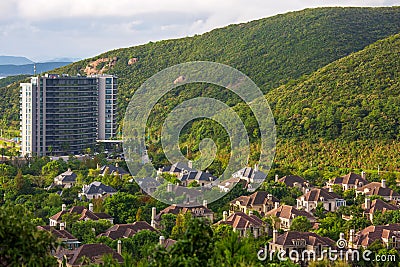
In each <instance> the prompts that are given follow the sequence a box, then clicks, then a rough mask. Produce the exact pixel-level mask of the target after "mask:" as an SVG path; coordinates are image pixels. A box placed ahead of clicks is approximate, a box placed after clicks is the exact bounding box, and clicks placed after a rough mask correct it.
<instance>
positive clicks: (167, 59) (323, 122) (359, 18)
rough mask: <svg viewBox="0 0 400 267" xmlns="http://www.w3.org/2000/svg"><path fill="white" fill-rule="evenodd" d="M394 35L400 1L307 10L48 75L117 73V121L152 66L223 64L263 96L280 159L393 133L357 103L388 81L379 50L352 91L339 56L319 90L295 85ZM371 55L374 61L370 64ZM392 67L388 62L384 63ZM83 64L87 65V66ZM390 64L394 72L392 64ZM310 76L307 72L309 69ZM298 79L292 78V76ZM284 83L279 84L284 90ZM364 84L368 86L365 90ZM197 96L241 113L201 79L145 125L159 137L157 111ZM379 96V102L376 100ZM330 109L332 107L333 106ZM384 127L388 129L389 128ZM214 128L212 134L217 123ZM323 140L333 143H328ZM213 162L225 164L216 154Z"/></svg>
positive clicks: (12, 101) (13, 109)
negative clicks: (274, 127)
mask: <svg viewBox="0 0 400 267" xmlns="http://www.w3.org/2000/svg"><path fill="white" fill-rule="evenodd" d="M398 32H400V8H399V7H393V8H317V9H306V10H303V11H298V12H291V13H287V14H283V15H277V16H274V17H270V18H265V19H261V20H257V21H252V22H249V23H244V24H239V25H230V26H228V27H225V28H221V29H216V30H213V31H211V32H209V33H205V34H203V35H196V36H194V37H187V38H182V39H176V40H166V41H160V42H155V43H152V42H151V43H148V44H145V45H140V46H135V47H130V48H123V49H117V50H113V51H109V52H106V53H104V54H101V55H99V56H97V57H95V58H91V59H86V60H82V61H79V62H76V63H73V64H71V65H68V66H65V67H63V68H60V69H57V70H55V71H54V72H56V73H57V72H58V73H69V74H72V75H75V74H77V73H80V74H85V69H86V71H87V70H88V69H90V70H91V71H100V70H102V71H104V72H105V73H111V74H116V75H118V76H119V77H120V79H119V88H120V95H119V108H120V111H121V112H120V118H122V116H123V114H124V110H125V107H126V105H127V103H128V101H129V100H130V97H131V96H132V94H133V93H134V91H135V90H136V89H137V88H138V87H139V86H140V85H141V84H142V83H143V82H144V81H145V80H146V79H147V78H149V77H150V76H151V75H153V74H155V73H156V72H158V71H160V70H162V69H164V68H166V67H169V66H172V65H175V64H178V63H182V62H188V61H195V60H208V61H215V62H220V63H225V64H228V65H230V66H232V67H235V68H237V69H239V70H240V71H242V72H243V73H245V74H246V75H248V76H249V77H250V78H251V79H253V81H254V82H255V83H256V84H257V85H259V87H260V88H261V89H262V90H263V91H264V92H265V93H267V94H268V99H269V101H270V102H271V104H272V105H271V106H272V110H273V112H274V115H275V116H276V122H277V129H278V134H279V137H281V140H285V142H286V143H281V150H280V151H279V150H278V159H282V162H285V160H284V158H283V156H282V155H285V154H288V155H286V156H285V159H287V158H290V157H289V156H293V157H294V159H293V161H294V160H298V159H299V158H301V157H300V156H299V154H300V153H305V152H304V149H309V148H310V147H311V148H312V147H313V146H314V145H315V144H324V142H335V141H343V142H345V141H346V142H347V141H353V140H358V139H361V140H365V142H367V143H368V142H369V141H370V140H378V139H379V140H381V141H382V140H384V141H386V140H393V139H396V138H397V137H398V129H397V128H396V127H394V129H392V126H393V124H390V125H389V124H387V123H388V122H387V121H384V123H383V124H381V125H382V127H383V128H382V129H381V130H376V127H380V126H379V125H378V123H377V121H376V120H375V118H376V116H378V115H376V114H375V113H374V112H377V111H373V112H372V110H370V111H371V112H368V111H369V110H368V109H367V110H366V111H365V110H364V108H366V107H367V103H370V104H371V105H375V104H376V102H373V101H375V100H377V101H380V100H379V99H376V98H371V96H370V94H369V93H368V92H369V91H368V90H369V89H365V88H364V86H366V85H369V86H371V85H372V84H370V83H369V80H370V79H375V83H380V84H386V83H387V81H386V76H385V75H386V72H385V68H383V67H382V66H383V65H385V60H387V58H385V57H383V56H382V57H381V58H380V59H379V60H382V62H381V63H380V65H379V66H381V69H382V74H379V73H377V74H378V75H375V76H371V77H370V78H366V77H361V76H360V80H359V81H357V83H359V85H358V87H357V89H356V90H350V89H349V88H347V87H343V86H342V85H341V83H342V80H343V79H342V76H343V74H346V73H352V74H351V75H355V76H356V75H358V74H357V73H356V72H354V69H355V68H356V66H353V65H352V64H353V63H352V64H350V63H346V64H345V65H344V66H342V65H341V62H342V61H337V62H335V63H333V64H336V65H334V66H336V68H338V69H340V68H343V72H342V73H340V74H339V73H338V75H337V76H332V75H328V74H325V76H326V77H329V78H327V79H328V80H327V81H326V83H325V85H324V86H325V87H324V88H323V89H320V88H319V87H318V86H319V85H314V87H316V88H317V89H315V90H311V91H310V90H309V91H306V89H305V88H307V90H308V88H309V87H301V84H303V83H306V82H307V81H309V79H312V77H317V76H319V73H322V72H324V70H326V68H324V66H326V65H328V64H329V63H332V62H334V61H336V60H338V59H341V58H343V57H346V56H347V55H350V54H351V53H354V52H357V51H360V50H362V49H363V48H365V47H366V46H368V45H370V44H372V43H374V42H376V41H378V40H380V39H383V38H386V37H388V36H390V35H393V34H396V33H398ZM393 38H394V39H396V38H395V37H393ZM385 42H387V41H385ZM385 42H384V43H385ZM382 44H383V43H382ZM369 49H372V48H369ZM376 50H379V48H376ZM373 52H375V50H371V51H370V52H369V53H371V54H372V53H373ZM371 56H372V55H371ZM353 57H357V54H355V55H351V56H350V57H348V58H344V59H343V62H348V61H351V60H352V58H353ZM357 59H359V58H354V59H353V61H354V62H358V61H357ZM362 60H363V59H362ZM379 60H378V59H377V62H378V61H379ZM354 64H359V65H358V66H359V67H360V66H363V65H362V64H361V63H360V62H358V63H354ZM376 64H378V63H376ZM392 64H394V63H393V62H392ZM90 65H91V66H92V67H91V68H88V66H90ZM364 67H365V69H369V70H370V73H373V72H374V68H375V66H374V65H373V66H372V65H371V66H364ZM321 68H322V69H321ZM327 68H328V69H329V68H332V67H327ZM333 68H335V67H333ZM318 69H320V70H319V71H318V72H316V73H314V74H312V73H313V72H314V71H317V70H318ZM395 70H396V69H392V70H391V71H395ZM332 71H333V70H332ZM310 74H311V76H308V75H310ZM380 75H383V76H380ZM322 76H324V75H322ZM344 76H345V75H344ZM381 77H385V79H383V78H382V79H381ZM299 79H300V82H298V80H299ZM320 79H322V78H320ZM328 81H329V82H330V83H328ZM310 82H311V81H310ZM285 84H287V85H286V86H283V87H282V85H285ZM332 84H336V85H337V87H336V88H335V90H334V92H335V93H333V94H334V96H331V97H332V98H329V97H327V95H329V92H330V91H332V90H333V89H332V88H331V87H329V86H330V85H332ZM275 88H277V89H275ZM301 88H303V89H301ZM341 88H343V89H341ZM18 90H19V88H18V85H17V83H16V84H14V85H12V86H9V87H7V88H1V89H0V95H1V96H2V98H4V99H3V100H4V101H1V103H0V118H2V119H3V120H2V121H3V122H4V123H7V125H10V124H14V125H18V122H17V121H18ZM196 90H197V91H196ZM271 90H272V91H271ZM296 90H298V91H299V95H297V94H296V93H295V92H296ZM319 90H320V92H319ZM324 90H325V91H324ZM364 90H366V91H365V92H364ZM379 90H383V91H384V94H387V92H388V90H386V89H385V88H383V87H382V88H381V89H379ZM315 91H318V93H315ZM293 92H294V93H293ZM308 94H309V97H310V99H309V100H308V99H304V97H305V96H307V97H308ZM199 95H203V96H212V97H215V98H218V99H221V100H223V101H225V102H227V103H228V104H229V105H231V106H234V105H236V109H237V110H238V111H239V112H241V116H242V118H243V117H248V116H249V114H248V111H246V109H244V108H242V106H241V105H240V104H239V105H237V104H238V102H239V101H238V99H237V98H235V97H234V96H233V95H232V94H228V93H227V92H226V91H224V90H223V89H221V88H215V87H212V86H206V85H204V86H200V89H199V86H197V87H196V88H195V87H194V86H181V87H179V88H178V89H177V91H176V92H172V93H171V94H169V95H167V96H165V97H164V98H163V100H162V103H161V104H160V105H159V106H158V107H157V106H156V107H155V110H156V111H157V112H155V113H160V114H161V115H159V117H154V118H152V122H153V123H152V124H151V125H152V128H153V129H152V130H151V132H152V133H153V134H154V135H157V132H158V130H157V127H158V126H160V125H161V123H162V119H163V116H164V115H165V114H167V113H168V111H169V110H170V109H171V108H173V106H175V105H176V104H178V103H179V102H182V101H183V100H186V99H189V98H192V97H194V96H199ZM317 96H318V97H317ZM361 96H363V97H361ZM368 97H369V98H368ZM364 98H366V99H364ZM349 99H358V100H357V101H365V103H366V104H362V103H361V104H360V105H359V107H358V108H357V107H356V106H355V105H353V104H352V102H350V100H349ZM389 101H396V100H395V99H390V100H388V101H386V102H385V103H387V104H388V103H391V102H389ZM383 102H384V101H380V103H381V104H383ZM396 103H397V102H396ZM394 104H395V103H394ZM318 105H319V106H318ZM346 105H347V106H348V105H350V107H349V108H348V109H346ZM317 106H318V107H317ZM389 106H391V105H389V104H388V105H386V106H385V107H382V109H385V110H386V109H387V108H388V107H389ZM390 108H391V107H390ZM330 109H334V110H333V111H331V110H330ZM307 112H309V114H308V113H307ZM387 112H388V114H387V116H389V115H391V114H393V112H395V110H394V109H393V110H390V111H387ZM330 116H331V117H330ZM374 116H375V117H374ZM250 117H251V116H250ZM366 117H368V120H367V119H366ZM349 120H350V121H351V122H357V127H356V128H354V127H355V126H354V125H355V124H354V123H349ZM381 120H383V119H381ZM248 121H249V122H253V121H252V120H251V119H248ZM369 121H373V122H375V124H371V123H368V122H369ZM200 124H201V122H195V123H194V124H192V125H190V126H192V127H196V132H195V135H197V136H193V134H192V135H190V138H189V137H188V136H186V137H185V136H183V138H182V141H183V142H192V141H189V139H196V140H197V139H198V137H199V136H203V137H204V135H202V134H201V133H200V132H201V130H204V131H206V132H207V131H208V133H210V131H209V130H210V129H209V128H210V127H211V126H213V125H212V124H209V125H208V126H205V127H203V128H201V127H198V126H199V125H200ZM361 126H362V127H366V126H368V127H369V128H368V129H365V132H362V133H360V132H359V128H360V127H361ZM384 127H390V129H387V128H384ZM250 128H251V127H250ZM213 130H214V129H213ZM216 131H220V129H219V130H216ZM249 132H253V131H252V129H249ZM293 138H297V139H301V140H303V141H304V142H305V143H304V144H302V145H299V143H298V142H295V143H294V145H293V146H291V145H287V144H288V143H287V142H291V140H293ZM156 139H157V138H156ZM253 139H254V140H253V141H254V142H255V143H257V136H254V137H253ZM321 140H322V141H321ZM149 142H150V147H151V150H152V151H150V152H159V144H158V141H152V140H150V141H149ZM219 142H220V143H224V142H225V140H224V138H223V137H221V138H220V140H219ZM320 142H322V143H320ZM360 142H364V141H360ZM371 142H372V141H371ZM335 144H336V143H335ZM368 144H370V142H369V143H368ZM254 146H256V144H255V145H254ZM330 146H331V147H334V145H333V144H331V145H330ZM190 147H193V150H194V151H193V153H194V154H195V153H196V149H197V148H196V145H195V144H194V145H191V146H190ZM347 147H350V146H347ZM303 148H304V149H303ZM358 149H361V148H360V147H357V146H356V148H354V151H356V152H355V153H357V151H358ZM309 151H312V149H309ZM352 151H353V150H352ZM327 153H328V154H329V153H330V152H329V151H328V152H327ZM154 154H158V153H154ZM296 155H297V156H296ZM344 157H345V158H347V159H349V158H350V157H351V156H350V155H344ZM318 159H321V158H318V156H317V161H318ZM221 161H222V162H223V160H221ZM349 164H350V163H349ZM350 165H351V164H350Z"/></svg>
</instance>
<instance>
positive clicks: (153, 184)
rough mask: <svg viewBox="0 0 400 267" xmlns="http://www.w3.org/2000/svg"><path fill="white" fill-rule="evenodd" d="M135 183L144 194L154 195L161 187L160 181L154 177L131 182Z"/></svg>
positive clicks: (136, 179)
mask: <svg viewBox="0 0 400 267" xmlns="http://www.w3.org/2000/svg"><path fill="white" fill-rule="evenodd" d="M133 181H135V182H136V183H137V184H138V185H139V186H140V189H141V191H142V193H147V194H152V193H154V192H155V191H156V190H157V188H158V187H159V186H160V185H161V184H160V182H159V181H157V180H156V179H154V178H152V177H145V178H135V179H132V180H130V182H133Z"/></svg>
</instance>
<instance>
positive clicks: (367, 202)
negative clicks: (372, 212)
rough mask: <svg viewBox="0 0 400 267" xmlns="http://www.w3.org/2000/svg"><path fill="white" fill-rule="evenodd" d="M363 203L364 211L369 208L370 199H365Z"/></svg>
mask: <svg viewBox="0 0 400 267" xmlns="http://www.w3.org/2000/svg"><path fill="white" fill-rule="evenodd" d="M364 203H365V209H370V208H371V199H370V198H368V197H366V198H365V201H364Z"/></svg>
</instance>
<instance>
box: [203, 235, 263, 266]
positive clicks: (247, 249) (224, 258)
mask: <svg viewBox="0 0 400 267" xmlns="http://www.w3.org/2000/svg"><path fill="white" fill-rule="evenodd" d="M257 263H259V261H258V259H257V256H256V253H254V247H253V246H252V244H251V239H250V238H240V237H239V234H238V233H236V232H233V231H229V232H227V235H226V236H225V237H224V238H222V239H220V240H218V241H217V242H215V245H214V250H213V253H212V258H211V260H210V261H209V265H211V266H255V265H257Z"/></svg>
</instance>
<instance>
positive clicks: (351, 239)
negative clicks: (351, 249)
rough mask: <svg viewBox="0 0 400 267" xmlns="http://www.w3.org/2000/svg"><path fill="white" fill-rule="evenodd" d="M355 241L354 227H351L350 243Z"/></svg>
mask: <svg viewBox="0 0 400 267" xmlns="http://www.w3.org/2000/svg"><path fill="white" fill-rule="evenodd" d="M353 242H354V229H350V233H349V243H350V244H353Z"/></svg>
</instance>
